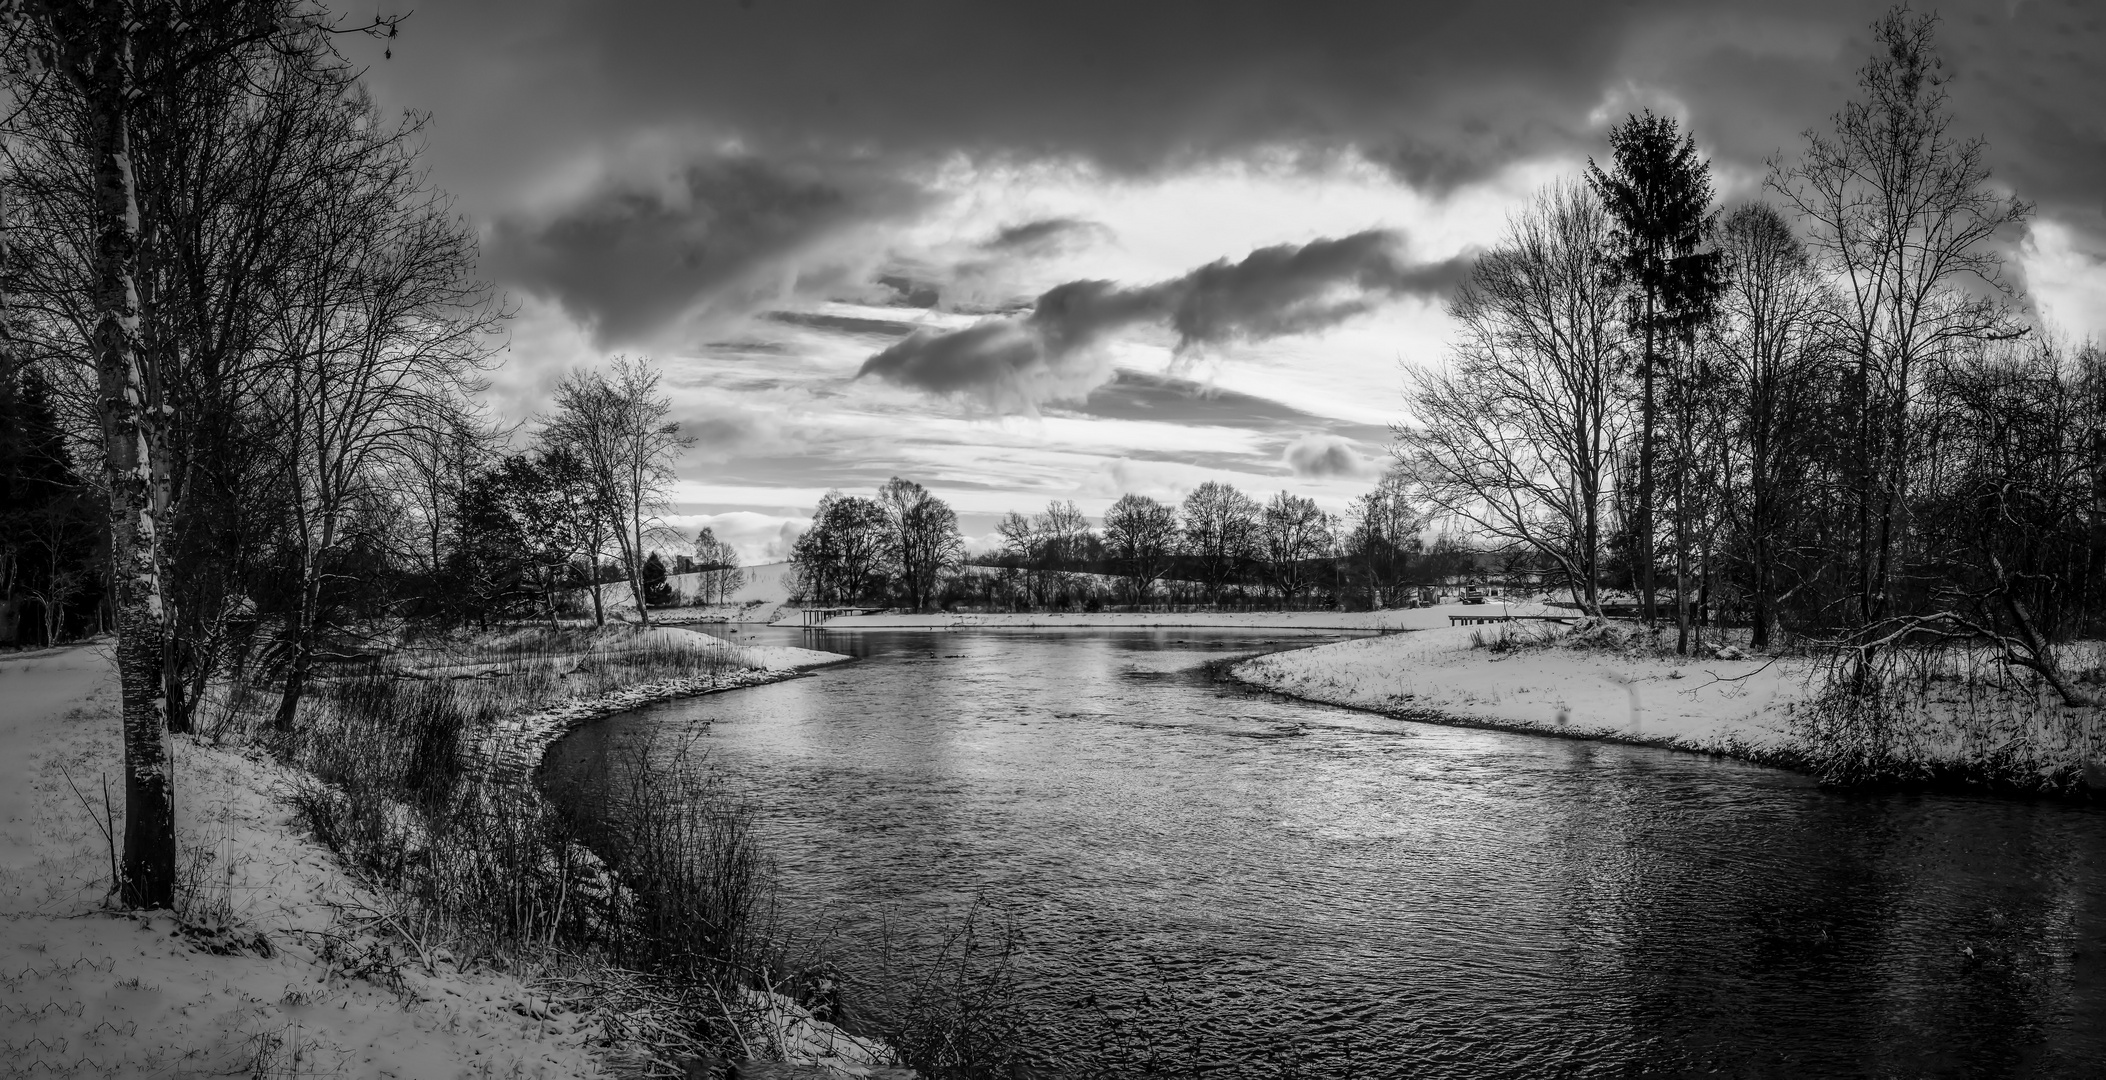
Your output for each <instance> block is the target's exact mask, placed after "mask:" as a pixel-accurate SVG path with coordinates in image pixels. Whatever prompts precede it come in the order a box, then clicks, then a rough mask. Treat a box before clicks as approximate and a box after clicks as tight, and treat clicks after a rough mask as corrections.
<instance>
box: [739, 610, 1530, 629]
mask: <svg viewBox="0 0 2106 1080" xmlns="http://www.w3.org/2000/svg"><path fill="white" fill-rule="evenodd" d="M1559 613H1560V612H1558V611H1554V610H1553V609H1551V608H1547V607H1544V606H1543V605H1541V604H1528V603H1516V604H1438V605H1434V606H1432V607H1423V608H1399V609H1393V610H1388V611H1184V612H1175V611H1102V612H1096V613H1085V612H989V613H970V614H933V615H843V616H838V617H836V618H833V619H829V620H827V623H826V628H827V629H828V630H903V629H922V630H954V629H966V628H972V627H986V628H999V627H1054V626H1068V627H1085V626H1090V627H1116V626H1130V627H1131V626H1165V627H1171V626H1190V627H1205V626H1218V627H1226V628H1249V629H1265V630H1380V631H1393V630H1427V629H1431V628H1434V627H1446V626H1447V625H1449V619H1450V616H1456V615H1466V616H1473V617H1483V616H1488V615H1549V614H1559ZM775 625H777V626H798V625H801V613H800V612H799V611H798V610H797V609H794V608H791V609H785V610H784V612H783V617H782V619H781V620H780V621H778V622H777V623H776V624H775Z"/></svg>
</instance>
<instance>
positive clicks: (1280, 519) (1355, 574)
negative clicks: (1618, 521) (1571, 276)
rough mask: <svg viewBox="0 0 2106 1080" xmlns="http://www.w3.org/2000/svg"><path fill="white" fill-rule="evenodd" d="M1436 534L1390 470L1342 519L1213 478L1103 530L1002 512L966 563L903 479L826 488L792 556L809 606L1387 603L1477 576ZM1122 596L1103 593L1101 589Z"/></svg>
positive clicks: (1143, 505)
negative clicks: (993, 543)
mask: <svg viewBox="0 0 2106 1080" xmlns="http://www.w3.org/2000/svg"><path fill="white" fill-rule="evenodd" d="M1426 526H1427V519H1426V516H1425V515H1424V514H1423V513H1421V512H1420V511H1419V510H1418V509H1417V506H1416V504H1415V503H1414V502H1413V500H1412V498H1411V497H1410V494H1409V492H1408V491H1407V479H1406V477H1405V476H1404V474H1403V473H1402V472H1400V471H1398V470H1391V471H1390V472H1389V473H1388V474H1387V475H1385V476H1384V477H1383V478H1382V480H1381V481H1380V482H1378V483H1377V484H1376V485H1375V487H1374V489H1373V490H1372V491H1369V492H1367V493H1365V494H1364V495H1362V496H1361V497H1359V498H1358V499H1355V500H1354V501H1353V503H1352V505H1351V506H1350V507H1349V509H1348V510H1347V512H1346V514H1345V515H1343V516H1342V517H1341V516H1340V515H1337V514H1331V513H1327V512H1325V511H1324V510H1323V509H1321V508H1320V507H1318V506H1317V504H1316V502H1315V501H1314V500H1313V499H1309V498H1306V497H1304V496H1299V495H1295V494H1293V493H1292V492H1287V491H1281V492H1278V493H1276V494H1275V495H1273V497H1272V498H1271V499H1269V500H1267V501H1265V502H1263V503H1260V502H1258V501H1257V500H1255V499H1253V498H1251V497H1250V496H1249V495H1246V494H1244V493H1243V492H1241V491H1239V490H1237V489H1236V488H1235V487H1234V486H1233V485H1230V484H1226V483H1222V482H1220V481H1207V482H1205V483H1202V484H1200V485H1199V486H1198V487H1197V488H1194V489H1193V490H1192V491H1191V493H1190V494H1188V495H1187V496H1186V497H1185V498H1184V499H1183V500H1182V501H1181V502H1179V503H1174V504H1173V503H1164V502H1161V501H1158V500H1156V499H1154V498H1151V497H1149V496H1147V495H1139V494H1127V495H1124V496H1121V497H1120V498H1119V500H1118V501H1117V502H1115V503H1113V504H1112V505H1111V507H1110V509H1109V510H1107V511H1106V512H1105V514H1104V517H1103V521H1102V523H1101V527H1100V526H1093V525H1092V524H1091V522H1090V520H1089V519H1088V518H1087V517H1086V516H1085V515H1084V514H1083V513H1082V511H1081V510H1080V509H1079V508H1078V507H1077V506H1076V505H1075V504H1074V503H1073V502H1072V501H1062V500H1056V501H1054V502H1052V503H1050V504H1048V506H1047V507H1046V509H1045V510H1044V511H1042V512H1039V513H1036V514H1024V513H1019V512H1015V511H1012V512H1010V513H1008V514H1005V515H1004V516H1003V517H1002V519H1001V521H1000V522H999V523H998V524H997V526H996V534H997V536H998V537H999V538H1000V543H999V546H998V547H997V548H995V549H994V550H992V551H988V552H985V553H982V554H980V555H978V556H976V557H970V558H969V557H968V556H967V554H966V546H965V540H964V537H963V536H962V535H961V534H960V533H959V531H958V518H957V514H956V513H955V512H954V511H952V510H951V508H950V507H949V506H948V505H947V504H945V503H944V502H943V500H941V499H939V498H937V497H935V496H933V495H931V494H929V492H928V491H927V490H926V489H924V488H923V487H922V486H921V485H919V484H916V483H914V482H912V481H909V480H902V479H900V478H897V477H894V478H893V479H892V480H890V481H888V482H887V483H886V484H885V486H884V487H883V488H881V489H880V490H879V491H878V493H877V494H876V496H875V497H865V496H859V495H843V494H841V493H840V492H829V493H828V494H827V495H826V496H825V498H823V499H822V500H820V503H819V506H818V508H817V509H816V510H815V511H814V513H813V516H812V525H811V528H809V529H808V530H806V532H805V533H804V534H803V535H802V536H800V537H799V538H798V541H797V543H796V545H795V547H794V548H793V550H792V552H791V557H790V562H791V572H792V573H791V591H792V595H793V597H794V598H795V599H798V600H800V601H802V602H806V603H812V604H878V605H884V606H900V607H905V608H907V609H909V610H914V611H922V610H927V609H929V608H931V607H934V606H938V605H948V606H957V605H970V606H975V607H983V608H993V607H1009V608H1019V607H1029V608H1070V607H1081V606H1093V607H1094V606H1101V605H1102V604H1104V603H1106V602H1110V603H1119V604H1127V605H1132V606H1136V607H1138V606H1146V605H1149V604H1156V603H1179V604H1214V605H1220V604H1235V605H1242V604H1252V603H1262V604H1267V605H1271V606H1287V607H1294V606H1298V605H1305V604H1315V605H1318V606H1323V607H1335V606H1341V605H1344V606H1355V607H1385V606H1396V605H1400V604H1404V603H1409V602H1411V600H1412V599H1413V598H1414V594H1413V593H1412V589H1413V588H1414V587H1415V586H1417V585H1419V584H1422V583H1428V582H1434V581H1438V580H1441V579H1443V578H1445V577H1447V576H1449V575H1452V574H1456V573H1460V572H1463V571H1465V570H1466V569H1468V568H1470V567H1472V566H1474V565H1475V564H1476V562H1477V555H1478V553H1477V552H1474V551H1472V550H1471V549H1469V548H1468V547H1467V546H1465V545H1464V544H1462V543H1461V542H1460V541H1459V540H1458V539H1456V538H1454V537H1441V538H1437V539H1436V540H1435V541H1434V543H1432V544H1431V545H1429V544H1428V543H1427V542H1426V541H1425V539H1424V537H1423V535H1422V533H1423V532H1424V531H1425V529H1426ZM1106 580H1108V581H1110V582H1112V583H1113V584H1112V585H1111V586H1110V587H1109V588H1107V587H1105V585H1104V584H1102V582H1104V581H1106Z"/></svg>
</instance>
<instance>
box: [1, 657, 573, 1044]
mask: <svg viewBox="0 0 2106 1080" xmlns="http://www.w3.org/2000/svg"><path fill="white" fill-rule="evenodd" d="M0 702H4V703H5V704H4V707H0V819H4V820H0V1069H5V1070H6V1071H7V1072H8V1074H9V1075H33V1076H44V1075H50V1076H291V1075H299V1076H308V1075H317V1076H358V1077H369V1076H370V1077H419V1078H422V1077H485V1076H504V1077H509V1076H521V1077H582V1076H597V1075H601V1073H600V1071H599V1067H598V1066H597V1065H596V1064H595V1063H594V1061H593V1059H592V1058H591V1057H590V1056H589V1055H588V1054H587V1052H586V1044H587V1041H588V1038H589V1032H588V1031H587V1027H586V1025H585V1024H584V1022H583V1021H582V1019H581V1018H579V1017H577V1016H576V1015H574V1014H564V1013H563V1012H561V1011H560V1008H553V1009H552V1008H551V1005H550V1002H549V1001H548V999H547V998H546V997H545V996H537V995H536V994H535V993H534V992H533V991H532V990H531V989H530V988H529V987H528V986H527V985H525V984H524V983H522V982H520V981H519V980H518V979H515V978H512V977H510V976H508V975H504V974H500V973H497V972H492V971H489V970H487V969H477V970H472V971H462V970H460V969H459V968H457V967H456V966H454V964H453V963H452V962H451V961H450V960H448V959H443V958H435V959H434V960H433V962H432V966H431V967H430V968H429V969H428V970H427V969H426V968H425V966H424V965H423V963H422V962H421V961H418V960H416V959H415V958H410V957H405V956H404V955H403V954H402V952H401V950H400V947H399V946H395V945H391V944H390V940H391V938H390V936H389V935H387V934H385V933H384V932H376V931H378V930H379V926H378V925H377V924H378V921H379V919H380V915H381V912H383V911H386V910H388V905H387V903H386V901H385V900H384V899H382V898H381V897H379V896H376V895H375V894H373V893H372V892H370V891H368V890H366V889H364V888H362V887H361V886H360V885H359V884H358V883H357V882H355V881H352V880H350V878H349V877H348V876H347V875H346V874H345V873H344V871H343V870H342V869H341V868H340V867H338V865H337V864H336V862H335V860H334V859H333V858H332V857H331V856H330V854H329V853H328V852H326V851H324V850H323V849H322V848H321V847H319V846H318V845H316V844H315V843H314V842H313V841H311V840H309V839H308V838H307V837H306V836H305V835H304V834H303V831H302V830H301V829H300V827H299V826H298V825H297V824H296V823H295V822H294V820H293V815H292V812H291V811H290V810H289V809H287V808H286V806H285V805H284V804H283V803H282V802H281V801H280V800H279V797H278V795H279V793H280V792H281V791H283V790H284V789H285V787H286V785H287V784H288V783H289V780H290V777H289V775H288V774H287V773H286V772H285V771H284V770H283V769H281V768H279V767H278V766H276V765H273V764H270V763H268V762H265V761H258V760H254V759H251V758H248V757H244V756H243V755H241V754H239V753H235V752H233V751H230V750H225V749H216V748H213V747H210V746H205V745H201V744H198V743H196V742H193V741H191V740H189V739H188V738H185V737H181V736H177V737H175V738H174V739H173V743H174V756H175V780H176V817H177V828H178V833H179V837H180V839H181V840H182V851H183V852H184V856H183V861H184V863H185V864H186V865H187V867H188V868H187V869H186V872H185V880H186V883H187V884H188V886H189V887H188V888H187V889H186V890H185V901H186V903H185V912H184V917H183V919H181V920H179V919H178V918H177V917H176V916H175V915H173V914H169V913H157V914H153V915H147V916H135V915H131V914H126V913H121V912H116V911H113V910H111V909H110V908H108V907H106V906H105V905H104V902H103V901H104V893H105V890H106V889H107V888H108V885H109V879H110V873H109V869H110V868H109V856H108V854H107V851H106V848H105V846H104V842H103V837H102V834H101V832H100V831H99V829H98V826H97V825H96V823H95V818H96V817H99V816H100V815H101V814H102V787H101V779H102V778H103V777H105V776H107V777H108V778H109V780H110V782H111V784H112V786H113V793H112V801H113V802H117V803H119V804H121V801H122V797H123V793H122V788H121V786H118V785H120V784H121V778H122V773H121V770H120V759H121V747H120V744H119V741H118V725H117V716H116V683H115V678H114V673H113V671H112V669H111V664H110V661H109V658H108V656H107V654H106V651H105V650H104V649H102V648H99V647H96V646H84V647H79V648H73V649H66V650H61V651H58V652H54V653H47V654H44V655H41V656H37V657H32V658H27V659H15V660H0ZM69 774H70V777H71V783H70V784H69V782H68V776H69ZM76 786H77V787H78V789H79V791H80V792H81V794H82V795H84V796H86V801H87V802H88V803H89V804H91V805H92V806H93V808H94V809H93V811H92V814H93V816H91V811H90V810H89V808H88V807H87V806H84V805H83V802H82V800H81V799H79V798H76V796H75V794H74V788H75V787H76ZM120 813H121V810H120ZM119 825H120V828H121V826H122V821H121V819H120V822H119ZM186 923H187V924H189V925H190V926H191V927H192V929H187V930H186V929H184V928H183V926H184V924H186ZM215 930H216V931H217V932H214V931H215ZM398 968H399V972H400V980H399V983H396V984H395V985H397V986H399V988H400V989H399V990H396V989H389V988H384V987H383V985H382V982H383V981H385V980H379V981H376V980H375V979H374V978H371V977H360V976H358V975H355V974H353V973H355V972H361V971H363V972H365V973H366V976H371V975H373V974H374V973H376V972H386V973H390V974H392V973H394V972H395V971H396V970H397V969H398Z"/></svg>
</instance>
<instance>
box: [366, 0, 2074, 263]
mask: <svg viewBox="0 0 2106 1080" xmlns="http://www.w3.org/2000/svg"><path fill="white" fill-rule="evenodd" d="M1888 2H1889V0H1773V2H1770V3H1764V4H1761V5H1752V4H1747V3H1744V2H1738V0H1634V2H1627V3H1613V4H1612V3H1572V2H1568V0H1522V2H1519V3H1504V4H1462V3H1455V2H1453V0H1416V2H1412V0H1404V2H1397V3H1388V4H1368V3H1335V2H1332V3H1325V2H1313V3H1312V2H1295V3H1288V2H1284V0H1282V2H1277V3H1256V2H1231V3H1219V2H1215V0H1159V2H1151V3H1147V4H1134V3H1131V2H1127V0H1072V2H1070V3H1064V4H989V3H985V2H984V0H923V2H916V3H911V4H907V5H904V6H903V5H895V4H834V3H823V2H820V0H755V2H753V3H748V4H738V3H722V2H709V3H692V2H685V0H682V2H674V0H655V2H653V0H639V2H634V3H624V4H577V3H570V2H567V0H513V2H510V3H507V4H506V5H504V6H503V7H502V8H496V7H494V6H492V5H487V4H474V3H459V4H445V5H432V6H430V7H429V8H427V9H420V10H419V11H418V12H417V15H416V17H415V18H413V19H411V20H410V21H409V22H408V23H407V24H406V26H405V29H404V33H403V35H402V37H401V38H399V39H397V40H394V41H391V42H389V43H387V44H388V45H390V46H391V47H392V48H393V49H394V51H395V59H394V60H392V61H386V62H379V57H378V56H377V53H378V51H379V49H380V47H381V46H380V44H379V43H371V45H370V47H371V48H372V49H373V50H374V52H375V53H376V56H375V57H374V59H375V61H376V63H375V64H374V71H373V76H372V78H373V80H374V81H375V82H376V83H377V84H378V85H379V86H380V88H381V91H382V93H383V97H384V100H388V101H391V102H397V103H401V104H405V105H417V106H423V107H428V108H434V109H436V110H437V111H438V118H439V120H438V123H439V127H438V128H437V129H435V130H436V131H437V132H438V133H440V134H442V135H443V136H444V137H443V138H439V139H435V141H434V150H435V153H437V154H438V155H439V157H440V158H441V165H442V168H441V178H442V180H443V181H444V182H446V183H448V184H449V186H452V187H455V188H457V189H458V188H466V189H468V192H467V193H468V195H469V202H470V205H471V207H473V206H475V205H479V204H480V205H505V204H506V203H507V202H508V201H509V200H510V197H511V192H513V191H515V190H516V189H517V188H518V187H519V186H520V185H521V184H522V180H521V179H520V178H522V177H533V176H536V175H539V174H541V173H543V172H545V171H546V170H547V169H548V168H549V167H551V166H552V165H553V164H555V163H558V162H562V161H566V160H568V159H569V158H570V156H572V154H573V153H574V152H575V150H576V149H577V148H578V147H581V146H606V145H609V144H610V140H618V138H619V137H620V136H621V135H622V134H623V133H624V132H636V131H663V130H672V129H677V130H705V131H711V132H722V133H725V134H727V135H729V136H731V137H734V138H737V139H739V140H741V141H742V144H743V145H746V146H748V147H751V148H755V149H757V150H759V151H761V152H784V151H795V152H802V151H803V150H804V149H805V148H809V147H814V146H817V147H826V148H832V149H834V150H836V151H839V152H844V153H847V152H854V153H868V154H873V155H877V156H879V157H889V158H892V159H896V160H905V159H912V160H915V161H920V162H932V161H942V160H945V159H947V158H948V157H949V156H950V155H953V154H956V153H959V152H964V153H967V154H973V155H981V156H986V157H995V158H1016V157H1025V158H1054V159H1067V158H1081V159H1085V160H1088V161H1090V162H1093V163H1095V164H1097V165H1099V166H1103V167H1107V168H1110V169H1113V170H1118V171H1145V170H1150V169H1155V168H1159V167H1163V166H1166V165H1175V164H1178V163H1183V162H1190V161H1193V160H1199V159H1207V158H1212V157H1217V156H1222V155H1234V154H1240V153H1243V152H1245V151H1247V150H1249V149H1251V148H1253V147H1258V146H1280V145H1290V146H1296V147H1303V148H1307V149H1311V150H1316V151H1323V150H1328V149H1334V148H1339V147H1348V146H1350V147H1353V148H1356V149H1358V150H1360V151H1361V152H1363V153H1365V154H1366V155H1367V156H1368V157H1370V158H1372V159H1373V160H1376V161H1380V162H1383V163H1386V164H1387V165H1388V166H1389V167H1391V168H1392V169H1394V170H1395V171H1396V172H1397V173H1398V174H1399V175H1401V176H1403V177H1405V178H1406V179H1409V180H1411V181H1413V182H1414V183H1421V184H1426V185H1431V186H1433V187H1444V186H1447V185H1452V184H1456V183H1460V182H1464V181H1468V180H1471V179H1473V178H1477V177H1482V176H1485V175H1487V174H1488V173H1489V172H1491V171H1493V170H1496V169H1498V168H1500V167H1502V166H1504V165H1506V164H1509V163H1511V162H1514V161H1516V160H1520V159H1527V158H1532V157H1539V156H1542V155H1543V154H1545V153H1548V152H1584V153H1595V154H1600V153H1602V152H1603V150H1604V149H1605V148H1604V146H1603V145H1602V124H1601V120H1602V117H1600V116H1597V115H1595V114H1596V110H1597V109H1598V108H1600V107H1601V106H1603V105H1604V104H1605V103H1606V104H1611V105H1613V104H1614V102H1615V99H1616V98H1617V95H1618V94H1619V93H1621V92H1623V91H1624V90H1626V89H1628V90H1630V91H1631V95H1630V96H1631V98H1632V100H1641V99H1649V100H1657V101H1662V102H1669V101H1671V102H1674V103H1678V104H1679V105H1681V106H1686V108H1687V112H1688V119H1689V120H1690V121H1691V123H1692V125H1693V127H1694V129H1695V130H1696V132H1697V135H1698V138H1699V140H1700V141H1701V142H1703V143H1704V144H1705V146H1706V147H1707V148H1708V149H1713V150H1714V151H1715V152H1716V153H1717V154H1718V155H1719V158H1720V160H1721V162H1722V163H1723V164H1729V165H1733V166H1737V167H1739V168H1741V169H1743V170H1747V171H1750V172H1754V173H1759V170H1760V166H1761V162H1762V161H1763V159H1764V158H1765V157H1767V156H1768V155H1769V154H1771V153H1773V152H1775V151H1778V150H1786V151H1790V150H1793V149H1795V148H1796V147H1797V146H1799V145H1800V143H1799V133H1800V132H1801V131H1803V130H1805V129H1806V128H1809V127H1819V126H1822V125H1824V124H1825V123H1826V121H1827V119H1828V117H1829V116H1830V115H1832V114H1833V113H1834V112H1836V111H1837V110H1838V109H1839V108H1841V106H1842V104H1843V102H1844V101H1845V100H1847V99H1848V98H1849V97H1850V96H1851V95H1852V94H1853V93H1854V92H1855V75H1854V73H1855V71H1856V69H1857V67H1858V66H1859V65H1860V64H1861V63H1863V61H1864V59H1865V56H1866V54H1867V52H1868V51H1869V48H1870V35H1869V33H1868V31H1867V29H1866V27H1867V24H1868V23H1870V22H1871V21H1872V19H1874V18H1875V17H1877V16H1878V15H1879V13H1880V12H1881V11H1882V10H1883V9H1884V8H1885V7H1887V6H1888ZM1938 7H1939V10H1940V11H1941V12H1942V14H1943V16H1944V18H1945V26H1944V30H1943V33H1942V34H1941V38H1940V42H1941V48H1942V49H1943V51H1944V53H1945V55H1946V57H1947V58H1948V60H1949V64H1948V69H1949V70H1950V71H1952V72H1953V73H1954V75H1955V80H1954V83H1953V86H1952V90H1953V103H1954V107H1955V108H1956V109H1957V110H1958V113H1959V120H1960V127H1961V129H1962V130H1963V131H1964V132H1966V133H1975V132H1980V133H1983V134H1986V135H1987V136H1988V137H1989V139H1990V148H1989V160H1990V162H1991V164H1992V165H1993V166H1994V167H1995V168H1996V169H1997V172H1998V175H1999V176H2000V177H2002V178H2003V179H2005V180H2007V181H2009V182H2010V183H2012V184H2013V185H2014V186H2015V187H2016V188H2017V190H2018V193H2019V194H2020V195H2021V196H2023V197H2026V198H2028V199H2032V200H2035V201H2037V202H2039V203H2040V204H2041V207H2042V210H2043V212H2045V213H2050V214H2056V215H2061V216H2075V217H2081V218H2085V219H2088V220H2090V221H2091V222H2092V223H2093V224H2094V225H2096V224H2097V222H2098V220H2099V219H2100V217H2101V215H2102V214H2106V206H2102V200H2106V193H2102V188H2101V185H2099V183H2098V178H2099V177H2100V176H2101V175H2106V128H2102V125H2101V123H2100V120H2099V117H2100V115H2101V113H2100V110H2099V108H2098V103H2099V102H2101V101H2106V64H2100V63H2099V62H2098V60H2099V57H2101V56H2106V27H2102V24H2106V17H2102V14H2101V10H2100V8H2099V6H2098V4H2097V3H2096V0H2025V2H2015V0H1959V2H1948V3H1944V4H1940V5H1938ZM354 45H355V46H356V47H360V48H363V47H367V43H363V42H355V43H354Z"/></svg>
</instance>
